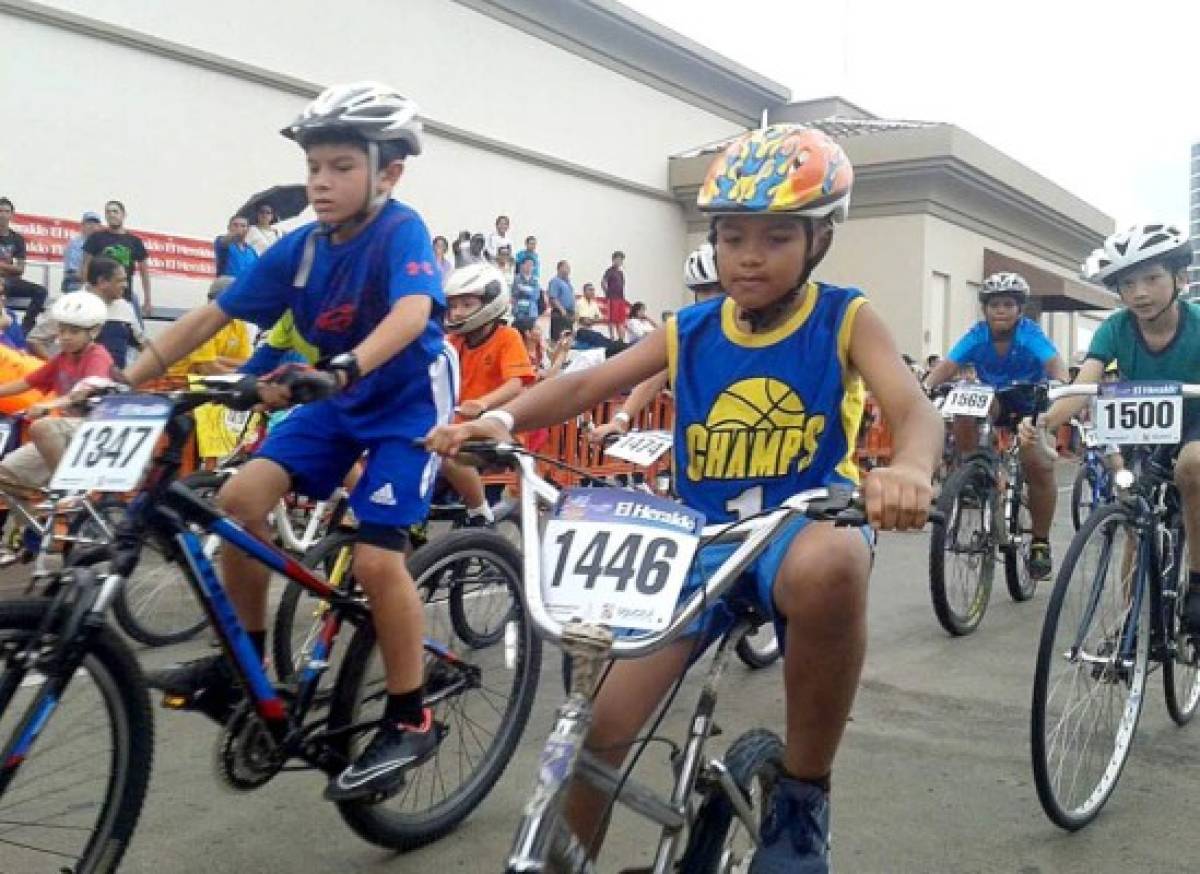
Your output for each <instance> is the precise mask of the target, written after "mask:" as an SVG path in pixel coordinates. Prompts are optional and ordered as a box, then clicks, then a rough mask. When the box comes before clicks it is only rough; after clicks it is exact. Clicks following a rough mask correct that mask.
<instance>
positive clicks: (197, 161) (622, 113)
mask: <svg viewBox="0 0 1200 874" xmlns="http://www.w3.org/2000/svg"><path fill="white" fill-rule="evenodd" d="M45 5H47V6H49V7H51V8H53V9H58V10H64V11H66V12H68V13H73V14H78V15H79V16H84V17H86V20H87V22H88V24H89V26H90V27H93V28H94V27H96V26H99V27H101V28H107V27H110V26H111V27H115V28H126V27H129V28H135V29H136V31H137V33H139V34H144V35H148V36H150V37H153V38H155V39H164V40H170V41H172V42H175V43H179V44H181V45H182V46H184V47H186V48H188V49H189V50H199V51H202V52H206V53H211V54H212V56H213V58H214V62H213V65H212V66H214V67H215V69H212V68H210V69H205V68H203V67H202V66H198V65H197V63H195V62H194V61H189V60H187V59H181V58H178V57H175V56H172V54H171V52H170V51H163V52H153V51H149V50H147V49H146V48H145V47H141V46H137V45H129V44H126V43H123V42H121V41H120V40H114V39H107V38H100V37H97V36H96V35H93V34H92V33H80V32H77V30H78V29H72V28H68V27H64V26H60V25H58V24H55V23H47V22H45V21H42V20H37V21H35V20H29V19H27V18H23V17H20V16H16V15H12V14H10V13H7V12H5V11H4V10H3V5H2V4H0V26H2V28H3V32H4V34H5V38H4V43H5V49H4V53H3V61H0V65H2V66H0V69H2V70H3V76H2V78H3V80H4V82H5V85H6V87H5V88H3V89H0V117H4V118H20V119H22V122H21V136H19V137H9V138H6V139H5V143H4V145H3V147H2V148H0V178H3V179H4V180H5V182H4V188H5V190H4V192H3V193H4V194H5V195H7V196H9V197H11V198H12V199H13V200H14V201H15V202H16V203H17V206H18V209H19V210H23V211H26V212H31V213H38V214H46V215H54V216H63V217H69V218H77V217H78V216H79V214H80V213H81V212H82V211H83V210H84V209H100V208H101V206H102V204H103V202H104V200H105V199H107V198H112V197H116V198H119V199H121V200H123V201H125V203H126V204H127V206H128V208H129V223H130V225H131V226H133V227H141V228H145V229H149V230H158V231H164V232H170V233H176V234H182V235H187V236H195V237H200V238H204V239H211V238H212V237H214V236H216V235H217V234H218V233H221V232H223V230H224V227H225V223H226V220H227V218H228V216H229V215H230V213H232V211H233V210H234V209H236V208H237V207H238V206H239V205H240V204H241V203H242V202H243V201H244V200H245V198H246V197H247V196H249V195H250V194H251V193H253V192H255V191H257V190H261V189H263V188H266V187H269V186H271V185H274V184H280V183H286V182H297V181H301V180H302V179H303V176H304V166H303V159H302V156H301V154H300V152H299V150H298V149H297V148H296V147H295V146H294V145H293V144H291V143H289V142H287V141H286V140H285V139H283V138H282V137H281V136H279V134H278V129H279V128H280V127H282V126H283V125H284V124H285V123H287V122H288V121H289V120H291V118H292V117H294V115H295V114H296V113H297V112H298V111H299V110H300V108H301V107H302V106H303V105H304V102H305V100H306V98H305V97H304V96H303V95H301V94H297V93H294V92H295V90H296V89H297V88H301V89H302V88H303V87H304V85H305V83H311V84H312V85H313V86H314V87H315V86H317V85H320V84H324V83H329V82H332V81H346V80H352V79H364V78H371V79H378V80H381V81H384V82H387V83H390V84H393V85H395V86H396V87H398V88H400V89H402V90H403V91H405V92H407V93H408V94H409V95H410V96H412V97H413V98H414V99H416V100H417V101H418V103H419V104H420V105H421V107H422V109H423V111H424V112H425V113H426V114H427V115H428V117H429V118H430V119H431V120H432V122H433V123H434V124H431V128H432V129H433V130H432V131H431V132H430V135H429V139H428V147H427V150H426V154H423V155H421V156H420V157H417V158H414V159H412V160H411V161H410V164H409V168H408V171H407V173H406V175H405V178H404V179H403V180H402V181H401V183H400V185H399V187H398V188H397V192H396V196H397V197H398V198H399V199H401V200H403V201H406V202H408V203H410V204H411V205H413V206H414V207H415V208H416V209H417V210H418V211H419V212H420V213H421V214H422V215H423V216H424V217H425V219H426V221H427V222H428V224H429V226H430V229H431V231H432V232H433V233H435V234H437V233H441V234H444V235H445V236H447V237H452V236H453V235H454V234H455V233H456V232H457V231H459V230H462V229H471V230H481V231H487V230H490V229H491V226H492V222H493V220H494V218H495V216H496V215H497V214H499V213H507V214H509V215H510V216H511V217H512V220H513V228H512V233H513V234H514V235H515V239H517V240H518V241H519V240H521V239H522V238H523V237H524V236H525V235H526V234H530V233H533V234H536V235H537V236H538V238H539V242H540V246H539V251H540V252H541V253H542V260H543V274H544V276H545V277H546V278H548V277H549V276H550V275H552V273H553V269H554V268H553V264H554V262H555V261H557V260H558V259H559V258H567V259H569V260H570V261H571V262H572V264H573V267H574V278H575V280H576V287H577V288H578V287H579V286H580V285H581V284H582V282H583V281H585V280H592V281H595V282H598V281H599V278H600V274H601V272H602V271H603V270H604V269H605V268H606V267H607V266H608V264H609V256H610V254H611V252H612V251H613V250H614V249H622V250H624V251H625V252H626V254H627V256H628V259H627V264H626V274H627V278H628V293H629V295H630V297H631V298H632V299H634V300H638V299H641V300H646V301H647V302H648V303H649V305H650V310H651V312H657V311H659V310H661V309H664V308H671V307H673V306H675V305H677V304H678V302H679V296H680V260H681V254H680V253H681V252H683V251H685V249H686V243H685V239H684V236H685V233H686V227H685V222H684V219H683V214H682V210H681V209H680V207H679V206H678V205H677V204H676V203H675V202H674V200H673V198H672V196H671V193H670V190H669V187H668V180H667V156H668V155H670V154H672V153H674V152H678V151H680V150H682V149H684V148H687V147H690V146H692V145H694V144H695V143H697V142H705V141H710V140H713V139H717V138H719V137H722V136H726V135H729V134H732V133H734V132H735V131H737V130H738V129H739V128H738V126H737V125H736V124H734V123H733V122H731V121H729V120H727V119H726V118H723V117H721V116H719V115H716V114H715V113H710V112H707V111H706V110H704V109H700V108H698V107H696V106H693V105H692V104H690V103H687V102H685V101H684V100H682V99H680V98H677V97H674V96H671V95H668V94H666V93H664V92H663V91H660V90H657V89H655V88H653V87H651V86H649V85H646V84H643V83H642V82H639V81H635V80H634V79H632V78H629V77H627V76H623V75H621V74H620V73H618V72H616V71H615V70H613V69H610V68H608V67H604V66H601V65H600V64H598V63H594V62H592V61H589V60H585V59H583V58H581V57H579V56H577V55H575V54H572V53H571V52H569V51H566V50H564V49H561V48H558V47H556V46H554V45H552V44H550V43H548V42H545V41H543V40H540V39H538V38H536V37H533V36H530V35H529V34H527V33H524V32H523V31H520V30H517V29H516V28H514V27H509V26H507V25H505V24H502V23H500V22H498V21H496V20H495V19H493V18H491V17H489V16H486V15H482V14H480V13H477V12H474V11H472V10H470V9H468V8H467V7H465V6H463V5H461V4H459V3H456V2H452V0H405V2H403V3H393V2H387V0H346V2H343V3H341V4H339V5H338V6H337V7H336V10H333V9H332V8H331V7H329V6H328V5H327V4H321V3H317V2H315V0H302V2H296V3H290V4H288V7H287V10H286V14H282V13H281V9H280V7H278V6H276V5H275V4H245V3H240V2H235V0H213V2H210V3H207V4H205V5H204V7H203V8H200V7H180V6H178V5H177V4H173V3H158V2H150V0H136V2H135V0H86V2H84V0H52V2H51V3H49V4H45ZM96 22H99V25H97V24H96ZM83 29H84V30H87V28H86V27H85V28H83ZM264 35H269V38H266V37H265V36H264ZM314 47H323V48H322V50H320V51H318V50H315V49H314ZM230 62H233V63H234V65H235V67H236V64H237V63H239V62H240V63H242V64H252V65H256V66H257V67H260V68H262V70H264V71H266V73H267V74H268V76H267V77H266V81H262V80H260V81H254V77H253V76H247V75H240V74H238V71H237V70H236V69H232V71H231V69H230V68H228V64H229V63H230ZM275 76H277V77H279V78H280V81H279V82H278V83H276V82H274V80H273V79H272V78H271V77H275ZM51 95H53V96H52V98H51V97H50V96H51ZM48 99H49V100H50V103H47V100H48ZM51 109H53V111H51ZM439 126H440V127H441V128H443V129H446V128H447V127H449V128H451V129H452V130H453V131H454V132H456V133H455V134H454V135H448V134H447V135H444V134H439V133H438V132H437V129H438V127H439ZM464 140H465V141H464ZM543 157H544V158H545V159H546V160H542V158H543ZM203 287H204V284H203V283H198V282H196V281H190V280H174V281H172V280H168V279H166V278H164V277H156V282H155V288H156V294H155V298H156V302H158V303H161V304H166V305H168V306H190V305H194V304H196V303H198V302H199V301H200V300H201V292H202V290H203Z"/></svg>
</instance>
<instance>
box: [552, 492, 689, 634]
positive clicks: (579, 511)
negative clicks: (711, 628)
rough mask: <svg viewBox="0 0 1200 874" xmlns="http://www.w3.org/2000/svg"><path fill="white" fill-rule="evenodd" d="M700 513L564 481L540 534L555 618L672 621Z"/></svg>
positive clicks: (625, 624) (617, 624)
mask: <svg viewBox="0 0 1200 874" xmlns="http://www.w3.org/2000/svg"><path fill="white" fill-rule="evenodd" d="M703 527H704V516H703V515H702V514H700V513H697V512H695V511H694V510H690V509H688V508H687V507H683V506H681V505H679V504H676V503H674V502H673V501H669V500H666V499H665V498H658V497H655V496H653V495H648V494H645V493H643V492H634V491H630V490H627V489H616V488H604V489H567V490H566V491H564V492H563V496H562V498H561V499H560V501H559V505H558V510H557V511H556V512H555V514H554V516H553V517H552V518H551V519H550V521H549V522H548V523H547V525H546V533H545V535H544V538H543V540H542V597H543V599H544V601H545V603H546V608H547V609H548V610H549V611H550V615H551V616H553V617H554V618H555V619H557V620H559V621H560V622H567V621H570V620H572V619H577V620H580V621H582V622H592V623H598V624H600V625H607V626H611V627H614V628H631V629H638V630H659V629H662V628H665V627H666V626H667V625H669V624H670V622H671V617H672V616H673V615H674V613H675V606H676V602H677V601H678V600H679V592H680V590H681V589H682V588H683V584H684V582H685V581H686V580H687V575H688V570H689V569H690V568H691V565H692V557H693V556H694V555H695V554H696V547H697V545H698V544H699V542H700V531H701V529H702V528H703Z"/></svg>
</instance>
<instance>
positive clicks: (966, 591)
mask: <svg viewBox="0 0 1200 874" xmlns="http://www.w3.org/2000/svg"><path fill="white" fill-rule="evenodd" d="M948 391H949V395H948V397H947V401H946V405H945V407H944V410H945V411H946V412H947V413H948V414H958V415H966V416H970V417H972V418H975V419H977V420H978V421H979V434H980V437H979V444H980V448H979V449H976V450H975V451H974V452H971V453H969V454H967V456H966V457H965V458H963V459H962V460H961V462H960V463H959V465H958V467H957V468H955V469H954V470H953V472H951V474H950V475H949V476H948V477H947V478H946V481H945V483H944V484H943V485H942V490H941V492H940V493H939V495H938V499H937V505H936V506H937V509H938V511H939V513H940V515H941V518H942V521H940V522H937V523H935V524H934V525H933V526H932V531H931V536H930V539H929V593H930V598H931V600H932V602H933V611H934V614H935V615H936V616H937V620H938V623H939V624H940V625H941V626H942V628H944V629H945V630H946V631H947V632H948V633H949V634H951V635H953V636H955V637H961V636H964V635H967V634H971V633H972V632H973V631H975V629H977V628H978V627H979V624H980V622H982V621H983V615H984V613H985V612H986V611H987V607H988V602H989V600H990V598H991V594H992V578H993V575H994V572H995V565H996V554H997V552H999V553H1000V554H1001V555H1002V557H1003V560H1004V578H1005V583H1006V585H1007V588H1008V594H1009V596H1010V597H1011V598H1012V599H1013V600H1014V601H1018V602H1020V601H1028V600H1029V599H1030V598H1032V597H1033V594H1034V590H1035V589H1036V588H1037V580H1035V579H1033V578H1032V577H1031V576H1030V574H1029V567H1028V563H1029V549H1030V543H1031V541H1032V537H1033V530H1032V519H1031V517H1030V513H1029V498H1028V495H1027V490H1026V485H1025V473H1024V471H1023V469H1022V467H1021V458H1020V449H1019V447H1018V445H1017V442H1016V440H1015V438H1014V436H1013V434H1012V430H1013V427H1014V426H1015V425H1016V419H1015V417H1014V416H1013V415H1011V414H1010V413H1007V412H1006V411H1007V410H1009V409H1012V408H1013V405H1014V404H1016V408H1018V409H1022V408H1026V409H1027V408H1028V407H1029V406H1030V403H1029V402H1030V401H1031V400H1032V402H1033V406H1034V408H1035V409H1037V410H1038V411H1040V410H1041V409H1042V408H1044V406H1045V391H1046V384H1045V383H1038V384H1028V383H1019V384H1015V385H1012V386H1007V387H1005V388H1001V389H996V390H993V389H992V388H990V387H989V386H984V385H981V384H979V383H958V384H956V385H954V386H951V387H950V388H949V390H948ZM1031 396H1032V397H1031ZM993 401H996V402H998V403H999V409H1000V410H1001V413H1000V416H999V418H998V420H997V421H996V422H995V424H993V423H992V421H991V419H990V417H989V411H990V410H991V409H992V404H993ZM997 430H999V431H1000V435H999V436H1000V442H999V443H998V445H997V446H996V447H993V445H992V444H991V440H992V438H993V436H995V432H996V431H997Z"/></svg>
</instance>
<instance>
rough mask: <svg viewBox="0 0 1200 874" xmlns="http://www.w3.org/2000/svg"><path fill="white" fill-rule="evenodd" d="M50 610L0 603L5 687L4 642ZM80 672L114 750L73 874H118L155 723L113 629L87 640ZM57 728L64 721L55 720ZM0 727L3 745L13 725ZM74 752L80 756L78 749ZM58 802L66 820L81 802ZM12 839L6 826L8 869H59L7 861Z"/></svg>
mask: <svg viewBox="0 0 1200 874" xmlns="http://www.w3.org/2000/svg"><path fill="white" fill-rule="evenodd" d="M49 606H50V602H49V601H46V600H41V599H38V600H28V601H11V602H6V603H0V685H2V684H3V679H4V675H5V673H6V672H7V670H8V669H9V668H8V666H7V664H6V662H7V655H6V646H5V642H6V641H9V642H14V641H20V640H21V639H27V638H28V637H29V636H30V635H31V634H33V633H35V632H36V630H37V629H38V628H39V626H40V624H41V622H42V620H43V619H44V618H45V615H46V611H47V610H48V609H49ZM80 671H82V672H84V673H85V674H86V675H87V677H88V678H89V679H90V680H91V687H92V688H95V689H96V690H98V691H99V692H100V699H101V701H102V703H103V704H104V705H105V709H106V710H107V713H108V720H109V721H110V723H111V725H112V726H113V750H112V752H111V757H110V759H109V768H108V771H109V774H108V779H107V780H106V781H104V785H105V786H106V790H105V797H104V802H103V804H102V805H101V806H100V810H99V813H98V815H97V817H96V820H95V821H96V823H97V824H98V826H97V827H96V828H95V829H93V830H92V833H91V837H90V838H89V839H88V841H87V843H86V844H85V846H84V848H83V850H82V852H81V853H80V856H79V859H78V861H77V863H76V865H75V866H74V867H72V868H71V870H72V871H76V872H79V874H108V872H112V871H116V869H117V867H118V866H119V865H120V862H121V858H122V856H123V855H124V854H125V851H126V849H127V848H128V846H129V841H130V838H131V837H132V835H133V832H134V830H135V828H136V827H137V822H138V818H139V816H140V814H141V811H142V805H143V803H144V802H145V798H146V789H147V786H148V784H149V781H150V770H151V767H152V762H153V756H154V721H153V718H152V716H151V713H150V697H149V694H148V693H147V690H146V685H145V680H144V678H143V676H142V672H141V669H140V668H139V667H138V663H137V660H136V659H135V658H134V656H133V654H132V653H131V652H130V651H129V647H128V646H127V645H126V644H125V643H124V642H123V641H122V640H121V638H120V637H119V636H118V635H117V634H116V633H115V632H114V631H113V630H112V629H111V628H104V629H102V630H100V632H99V633H98V634H97V635H96V636H95V637H94V638H93V639H92V641H91V644H90V646H89V649H88V653H87V655H86V656H85V657H84V660H83V663H82V665H81V667H80ZM81 679H82V677H81V676H79V674H78V672H77V674H76V676H75V677H74V678H73V679H72V684H77V683H80V680H81ZM71 688H72V687H71V686H70V685H69V686H67V687H66V689H65V690H64V694H63V696H62V699H61V700H60V709H59V710H57V711H56V712H55V714H54V715H59V714H61V713H62V710H61V707H62V705H63V703H64V702H65V701H66V699H67V697H68V696H69V695H70V692H71ZM15 703H16V699H14V701H11V702H10V703H9V708H10V709H11V708H12V707H13V705H14V704H15ZM95 709H96V708H88V710H89V712H94V710H95ZM14 713H15V711H14ZM55 724H56V723H55V721H54V719H53V717H52V718H51V721H50V723H49V725H48V726H47V727H46V729H45V733H44V734H43V735H42V736H41V737H40V738H39V739H38V742H37V743H35V744H34V746H33V748H32V750H31V751H30V756H29V758H28V759H27V760H26V762H25V764H24V765H23V766H22V770H21V771H19V772H18V773H17V776H16V777H15V779H14V781H13V783H12V784H10V785H9V786H8V787H7V789H6V790H5V791H4V792H3V793H0V805H2V806H4V808H5V810H6V811H7V813H6V818H9V819H12V818H15V809H16V807H15V806H16V805H17V804H19V803H20V802H19V800H18V799H17V798H16V794H17V793H18V792H19V791H20V790H22V789H23V788H25V786H26V785H29V784H27V783H24V782H23V778H25V777H26V775H27V773H28V772H27V770H26V769H28V768H30V767H31V766H32V765H33V764H34V762H35V761H36V760H37V758H38V756H39V755H40V754H43V753H46V752H50V751H51V749H52V748H54V746H55V745H54V744H53V741H54V739H55V738H54V736H53V734H52V732H53V728H54V725H55ZM58 724H60V725H62V724H65V723H63V722H62V721H61V720H59V722H58ZM0 726H7V727H6V728H5V730H4V735H5V736H4V739H3V740H0V743H5V742H7V732H8V728H11V727H12V726H11V723H9V722H7V721H6V720H5V718H4V713H3V712H0ZM78 729H79V726H78V725H77V724H72V730H73V731H74V732H76V734H77V735H78ZM93 738H94V735H90V734H89V735H87V736H86V739H93ZM77 739H78V740H80V741H81V742H82V741H83V740H85V737H77ZM61 749H62V748H61V746H58V747H57V748H56V749H54V752H55V753H56V754H59V755H60V754H61ZM77 753H78V751H76V754H77ZM100 759H101V757H99V756H97V757H94V758H89V759H88V761H100ZM54 773H55V774H56V775H58V777H59V778H61V771H59V770H57V766H55V770H54ZM75 777H76V779H77V780H80V781H82V780H83V778H81V777H80V776H79V775H78V772H77V771H76V773H75ZM51 795H53V793H47V792H41V793H40V794H37V793H35V797H33V798H31V801H33V802H39V801H40V802H42V803H45V799H46V798H47V797H48V796H51ZM57 798H58V800H57V801H56V802H55V803H56V804H58V805H62V807H63V808H64V810H63V814H64V815H67V814H68V812H70V813H72V814H74V813H78V812H79V810H80V809H82V806H80V805H74V806H72V805H71V804H70V803H69V801H68V799H65V798H62V797H61V795H59V796H57ZM42 813H43V811H38V815H39V817H40V816H41V815H42ZM38 822H39V823H41V824H44V820H43V819H39V820H38ZM80 830H83V829H80ZM14 840H16V839H15V838H14V832H13V829H12V828H6V830H5V833H4V835H3V836H0V846H4V845H6V844H8V845H9V849H8V850H6V851H5V861H6V862H8V863H9V864H10V865H16V867H15V868H13V869H12V870H21V871H22V872H23V874H38V872H40V871H43V870H44V871H46V872H51V871H53V872H58V871H61V870H63V859H62V857H61V856H56V857H55V858H53V859H50V860H49V863H48V864H49V867H47V868H44V869H42V868H33V867H27V863H22V862H21V860H19V859H13V858H12V857H11V855H9V854H10V853H12V852H16V851H17V850H16V849H14V846H13V842H14ZM5 867H6V868H7V867H8V866H7V865H6V866H5Z"/></svg>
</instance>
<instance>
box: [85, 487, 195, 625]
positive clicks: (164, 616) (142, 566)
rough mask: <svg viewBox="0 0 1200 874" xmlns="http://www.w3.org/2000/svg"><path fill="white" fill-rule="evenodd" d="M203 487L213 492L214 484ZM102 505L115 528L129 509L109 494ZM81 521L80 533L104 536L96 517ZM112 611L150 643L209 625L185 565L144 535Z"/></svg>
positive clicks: (98, 508) (92, 537)
mask: <svg viewBox="0 0 1200 874" xmlns="http://www.w3.org/2000/svg"><path fill="white" fill-rule="evenodd" d="M189 479H190V478H189ZM198 493H199V494H200V495H201V496H202V497H205V498H209V497H211V495H213V494H215V489H213V490H209V491H207V492H206V491H203V490H198ZM97 510H99V511H100V513H101V515H102V516H103V518H104V521H105V523H106V524H107V525H108V527H109V528H110V529H112V530H115V529H116V528H117V526H119V525H120V524H121V523H122V522H124V520H125V517H126V515H127V509H126V505H125V504H123V503H121V502H119V501H117V500H116V499H108V500H105V501H104V502H102V503H101V504H100V506H99V507H97ZM77 526H78V527H76V528H75V530H73V532H72V533H73V534H76V535H78V536H83V537H88V538H91V539H95V540H100V539H101V538H102V536H103V534H102V531H101V529H100V527H99V526H98V525H97V524H96V520H95V519H93V518H92V517H91V516H89V515H87V514H81V515H80V516H79V517H78V520H77ZM113 615H114V616H115V617H116V620H117V624H118V625H120V626H121V630H122V631H124V632H125V633H126V634H128V635H129V636H130V637H132V638H133V639H134V640H136V641H137V642H138V643H144V644H146V645H147V646H169V645H170V644H173V643H182V642H183V641H185V640H190V639H191V638H193V637H195V636H196V635H197V634H199V633H200V631H201V630H202V629H203V628H204V627H205V626H206V625H208V616H207V614H206V613H205V612H204V607H203V606H202V605H201V603H200V599H199V598H197V597H196V594H195V592H193V591H192V587H191V586H190V585H189V584H188V581H187V578H186V577H185V576H184V573H183V570H182V569H181V568H180V567H179V565H178V564H177V563H176V562H175V561H174V560H173V559H172V558H171V557H170V556H169V555H168V554H166V553H165V552H164V549H163V547H162V545H161V544H159V543H158V542H157V541H156V540H155V539H154V538H145V539H143V541H142V551H141V556H140V557H139V558H138V563H137V567H136V568H134V571H133V574H132V575H130V577H129V578H128V579H126V580H125V581H123V582H122V583H121V587H120V588H119V589H118V590H117V595H116V597H115V598H114V599H113Z"/></svg>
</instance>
